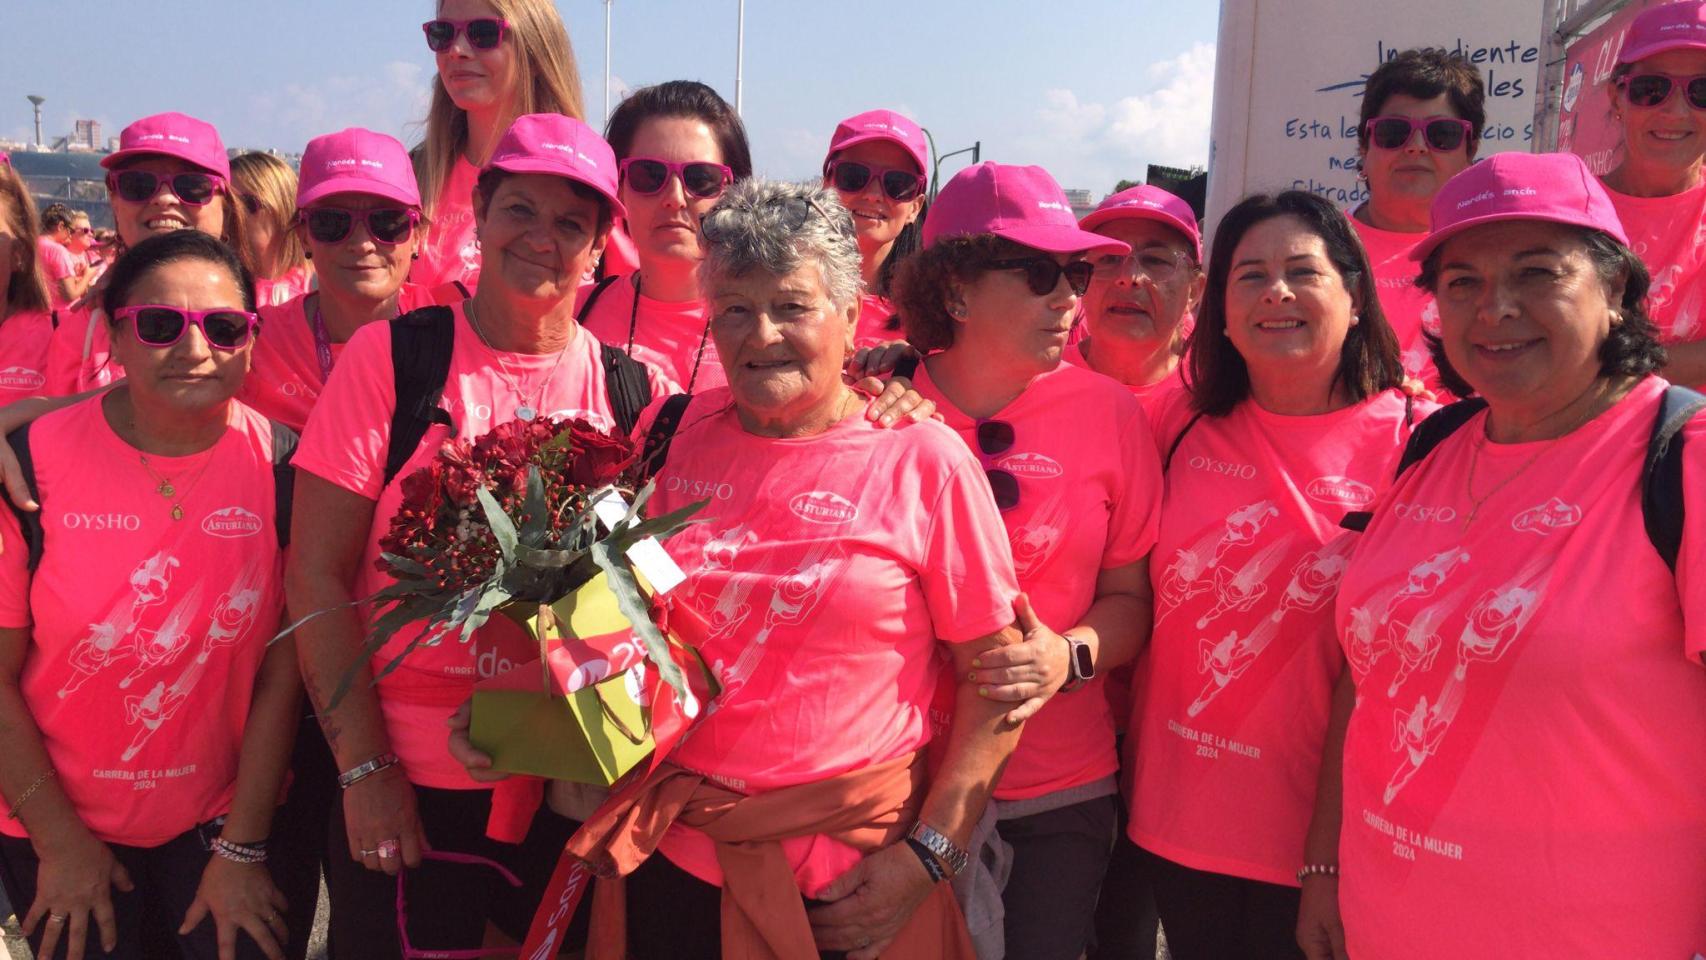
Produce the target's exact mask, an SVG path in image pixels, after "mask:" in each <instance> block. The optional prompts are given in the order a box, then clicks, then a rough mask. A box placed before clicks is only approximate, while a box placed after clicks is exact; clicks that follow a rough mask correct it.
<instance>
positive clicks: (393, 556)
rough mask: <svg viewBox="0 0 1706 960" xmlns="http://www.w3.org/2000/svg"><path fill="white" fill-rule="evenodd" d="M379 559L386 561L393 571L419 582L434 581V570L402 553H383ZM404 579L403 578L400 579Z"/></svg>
mask: <svg viewBox="0 0 1706 960" xmlns="http://www.w3.org/2000/svg"><path fill="white" fill-rule="evenodd" d="M379 559H381V560H383V561H385V563H386V564H388V565H389V566H390V567H391V569H392V570H393V571H402V572H403V573H406V574H408V575H409V576H411V577H414V578H416V579H419V580H434V579H436V577H435V576H434V574H433V572H432V570H431V569H430V568H428V567H427V565H426V564H424V563H421V562H420V561H418V560H413V559H410V558H409V557H405V556H403V555H402V554H400V553H381V554H380V555H379ZM398 579H399V580H400V579H402V578H401V577H399V578H398Z"/></svg>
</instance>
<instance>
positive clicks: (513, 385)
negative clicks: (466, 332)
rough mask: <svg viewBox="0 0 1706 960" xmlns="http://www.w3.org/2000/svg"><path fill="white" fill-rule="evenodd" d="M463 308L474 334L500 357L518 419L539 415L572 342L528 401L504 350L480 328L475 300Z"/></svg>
mask: <svg viewBox="0 0 1706 960" xmlns="http://www.w3.org/2000/svg"><path fill="white" fill-rule="evenodd" d="M462 310H463V312H464V313H466V314H467V315H468V325H469V326H471V327H473V328H474V335H475V336H476V337H479V338H480V342H481V343H483V344H485V345H486V349H487V350H490V351H492V353H493V354H494V355H495V356H496V357H497V358H498V374H499V375H500V376H501V377H503V380H504V383H506V384H507V385H508V386H509V389H510V390H511V392H513V393H514V394H515V401H516V407H515V417H516V419H517V420H522V421H528V420H532V419H533V418H534V417H537V416H539V405H541V404H543V403H544V402H545V390H546V388H548V387H550V386H551V381H553V380H555V379H556V378H557V368H558V367H561V366H562V365H563V357H564V355H566V354H567V353H568V352H569V346H570V344H564V345H563V349H561V350H559V351H557V359H556V360H555V361H553V362H552V364H551V370H550V372H549V373H547V374H545V379H544V380H543V381H542V382H541V383H540V384H539V389H538V391H537V392H536V393H535V395H534V400H533V402H532V403H528V402H527V394H526V392H524V391H523V390H522V389H521V381H520V378H519V377H516V376H512V375H511V374H510V372H509V363H508V362H507V361H505V360H504V355H503V351H501V350H499V349H498V348H497V347H494V346H492V341H490V340H488V339H487V338H486V331H484V330H482V329H480V321H479V318H477V317H475V316H474V301H473V300H469V301H468V302H467V303H465V304H464V305H463V307H462Z"/></svg>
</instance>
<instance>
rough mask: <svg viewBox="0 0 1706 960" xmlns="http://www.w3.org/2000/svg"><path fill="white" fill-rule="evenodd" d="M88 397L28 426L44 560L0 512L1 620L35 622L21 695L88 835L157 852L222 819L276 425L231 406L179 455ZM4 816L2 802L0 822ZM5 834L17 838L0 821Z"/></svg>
mask: <svg viewBox="0 0 1706 960" xmlns="http://www.w3.org/2000/svg"><path fill="white" fill-rule="evenodd" d="M103 400H104V398H103V397H91V398H89V399H87V400H84V401H82V402H80V403H77V404H73V405H72V406H70V407H67V408H65V409H63V410H58V411H55V412H53V413H50V414H48V415H47V416H44V417H42V418H41V419H40V420H37V421H36V422H35V424H34V425H33V426H32V427H31V428H30V452H31V453H32V454H33V456H34V460H35V474H36V482H37V484H38V489H39V490H40V491H41V498H40V499H41V504H42V515H41V519H42V527H43V537H44V539H43V543H44V549H43V552H42V561H41V566H40V567H39V568H38V569H37V570H36V571H35V573H34V574H33V575H32V574H31V573H30V572H29V570H28V569H27V556H28V553H27V551H26V550H25V548H24V544H23V541H22V540H21V539H20V536H19V533H18V521H17V518H16V517H15V516H14V515H13V514H12V512H11V511H10V510H0V545H3V551H0V624H3V625H4V626H7V627H13V628H24V627H29V626H30V625H31V624H32V622H33V624H34V629H33V630H32V631H31V638H30V646H29V648H28V650H27V651H26V653H25V659H24V669H23V674H22V676H21V678H20V684H19V685H20V689H21V691H22V693H23V698H24V702H25V703H26V704H27V705H28V707H29V710H30V714H31V716H32V717H33V718H34V719H35V722H36V725H37V726H38V727H40V728H41V732H42V739H43V741H44V742H45V744H46V746H47V752H48V756H49V757H50V758H51V759H52V761H53V768H54V769H55V770H56V771H58V774H59V785H60V786H61V787H62V788H63V789H64V790H65V792H66V794H67V795H68V796H69V797H70V798H71V802H72V804H73V805H74V806H75V807H76V808H77V813H78V816H79V817H81V818H82V820H83V823H84V825H85V826H87V827H88V828H89V830H90V831H91V832H93V833H94V834H95V836H97V837H99V838H100V839H101V840H104V841H106V842H109V843H122V844H127V845H131V846H142V847H148V846H158V845H159V844H162V843H164V842H166V841H167V840H170V839H172V838H173V837H175V836H177V835H179V834H181V833H183V832H184V831H186V830H188V829H190V828H191V827H193V826H195V825H196V824H197V823H200V822H202V821H205V820H210V819H212V818H214V817H217V816H219V815H221V814H224V813H226V812H227V811H229V809H230V806H231V800H232V797H233V796H234V794H235V792H236V786H237V757H238V754H239V752H240V750H241V747H242V737H243V726H244V724H245V723H246V721H247V720H248V716H249V701H250V699H251V696H252V694H253V692H254V679H255V674H256V672H257V671H258V670H259V669H260V663H261V659H262V657H263V656H264V655H265V653H266V648H267V642H268V641H269V640H271V639H272V637H273V635H274V634H276V633H277V632H278V627H279V615H280V611H281V610H282V608H283V591H282V589H281V586H280V583H281V577H282V570H281V560H280V556H281V555H280V552H279V549H278V533H277V531H276V530H275V529H274V526H273V511H274V496H273V473H272V429H271V426H270V425H269V424H268V423H267V420H266V418H265V417H263V416H261V415H260V414H258V413H256V412H255V411H253V410H250V409H248V408H247V407H244V406H243V405H242V404H239V403H232V404H231V412H230V418H229V424H230V426H229V428H228V429H227V430H226V432H225V435H224V436H223V437H221V438H220V440H219V441H218V442H217V443H215V444H214V445H213V446H212V447H210V448H209V449H207V450H205V451H203V452H201V453H198V454H194V455H192V456H187V457H153V456H151V457H149V458H148V460H149V466H151V467H152V468H153V470H154V472H155V473H157V474H159V475H160V476H161V477H165V478H170V479H171V480H172V481H174V485H175V486H176V488H177V490H178V491H179V496H178V498H177V502H178V503H179V504H180V505H181V506H182V507H183V508H184V518H183V520H181V521H175V520H173V519H172V516H171V506H172V504H171V502H169V501H167V500H166V499H164V498H162V497H161V496H160V495H159V494H158V493H156V492H155V487H156V485H157V483H158V481H157V480H155V479H154V478H153V477H152V476H151V475H150V474H149V473H148V472H147V469H145V468H144V466H143V464H142V462H141V459H140V454H139V453H138V451H137V450H136V449H135V448H133V447H131V446H130V445H128V444H126V443H125V442H124V441H123V440H121V439H119V437H118V435H117V434H115V433H114V432H113V430H112V427H110V426H109V425H108V424H107V418H106V415H105V414H104V413H103V412H102V402H103ZM4 809H5V804H4V803H3V802H0V811H3V810H4ZM0 831H3V832H4V833H5V834H6V835H7V836H13V837H21V836H24V835H25V834H24V830H23V826H22V824H20V823H19V822H18V821H16V820H11V819H5V818H0Z"/></svg>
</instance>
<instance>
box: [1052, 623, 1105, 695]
mask: <svg viewBox="0 0 1706 960" xmlns="http://www.w3.org/2000/svg"><path fill="white" fill-rule="evenodd" d="M1060 638H1061V639H1062V640H1065V641H1066V670H1067V678H1066V682H1065V683H1063V684H1061V686H1060V689H1061V692H1062V693H1065V692H1068V691H1072V690H1076V689H1078V688H1079V687H1082V686H1083V685H1085V684H1086V683H1089V682H1090V681H1091V680H1094V679H1095V678H1096V659H1095V657H1093V656H1091V654H1090V645H1089V644H1088V643H1085V642H1084V641H1083V640H1080V639H1078V638H1077V637H1074V636H1073V635H1072V634H1071V632H1067V633H1063V634H1061V635H1060Z"/></svg>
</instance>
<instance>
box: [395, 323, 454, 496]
mask: <svg viewBox="0 0 1706 960" xmlns="http://www.w3.org/2000/svg"><path fill="white" fill-rule="evenodd" d="M455 346H456V315H455V313H453V312H452V311H451V309H450V308H449V307H422V308H421V309H419V310H414V311H411V312H409V313H405V314H403V315H402V316H400V317H398V318H397V319H395V320H393V321H391V375H392V377H393V379H394V382H395V384H396V388H397V406H396V407H395V409H393V410H392V412H391V442H390V444H389V446H388V447H387V448H386V451H385V481H384V482H385V483H386V484H389V483H390V482H391V481H392V480H393V479H395V478H396V476H397V474H398V473H400V472H402V469H403V465H404V464H406V463H408V462H409V458H410V457H412V456H414V454H415V448H416V447H418V446H420V444H421V439H422V438H423V437H425V436H426V434H427V431H428V430H429V429H431V428H432V425H433V424H435V423H442V424H445V425H446V426H449V427H452V428H454V427H455V423H454V422H453V421H452V420H451V419H450V414H448V413H446V412H445V411H444V408H443V407H442V406H440V405H439V402H440V401H441V400H443V399H444V384H445V381H447V380H448V379H449V378H450V354H451V351H452V350H453V349H454V348H455Z"/></svg>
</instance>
